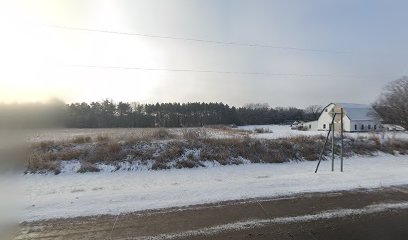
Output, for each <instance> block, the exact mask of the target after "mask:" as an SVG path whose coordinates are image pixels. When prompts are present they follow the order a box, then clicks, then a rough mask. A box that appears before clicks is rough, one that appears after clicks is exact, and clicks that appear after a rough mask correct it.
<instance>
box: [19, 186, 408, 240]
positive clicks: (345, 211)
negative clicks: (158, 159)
mask: <svg viewBox="0 0 408 240" xmlns="http://www.w3.org/2000/svg"><path fill="white" fill-rule="evenodd" d="M401 206H403V207H401ZM407 206H408V186H396V187H392V188H382V189H370V190H367V189H359V190H355V191H347V192H346V191H345V192H330V193H310V194H301V195H295V196H288V197H281V198H273V199H246V200H240V201H230V202H221V203H216V204H209V205H200V206H189V207H185V208H172V209H162V210H154V211H143V212H136V213H130V214H122V215H118V216H112V215H105V216H97V217H80V218H71V219H54V220H47V221H39V222H30V223H21V224H20V225H19V227H18V230H17V233H16V237H15V239H85V240H86V239H216V240H217V239H258V240H263V239H280V240H281V239H283V240H284V239H312V240H316V239H318V240H320V239H334V240H336V239H359V240H364V239H370V240H372V239H404V240H406V239H408V207H407Z"/></svg>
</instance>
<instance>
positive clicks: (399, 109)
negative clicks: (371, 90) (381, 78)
mask: <svg viewBox="0 0 408 240" xmlns="http://www.w3.org/2000/svg"><path fill="white" fill-rule="evenodd" d="M374 109H375V110H376V111H377V112H378V114H379V115H380V116H381V118H382V119H383V121H384V122H385V123H390V124H397V125H400V126H402V127H404V128H405V129H408V77H407V76H404V77H402V78H400V79H398V80H395V81H393V82H391V83H389V84H388V85H387V86H386V87H385V88H384V91H383V93H382V94H381V96H380V97H379V98H378V100H377V101H376V103H375V104H374Z"/></svg>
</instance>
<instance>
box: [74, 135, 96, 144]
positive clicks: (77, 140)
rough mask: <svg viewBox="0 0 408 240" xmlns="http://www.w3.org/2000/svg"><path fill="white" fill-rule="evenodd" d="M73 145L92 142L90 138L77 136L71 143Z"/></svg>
mask: <svg viewBox="0 0 408 240" xmlns="http://www.w3.org/2000/svg"><path fill="white" fill-rule="evenodd" d="M71 142H72V143H75V144H83V143H90V142H92V138H91V137H90V136H77V137H75V138H74V139H72V141H71Z"/></svg>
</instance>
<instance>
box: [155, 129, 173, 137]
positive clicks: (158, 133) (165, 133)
mask: <svg viewBox="0 0 408 240" xmlns="http://www.w3.org/2000/svg"><path fill="white" fill-rule="evenodd" d="M152 137H153V138H155V139H170V138H174V137H175V136H174V135H173V134H171V133H170V132H169V131H168V130H167V129H165V128H159V129H157V130H155V131H153V133H152Z"/></svg>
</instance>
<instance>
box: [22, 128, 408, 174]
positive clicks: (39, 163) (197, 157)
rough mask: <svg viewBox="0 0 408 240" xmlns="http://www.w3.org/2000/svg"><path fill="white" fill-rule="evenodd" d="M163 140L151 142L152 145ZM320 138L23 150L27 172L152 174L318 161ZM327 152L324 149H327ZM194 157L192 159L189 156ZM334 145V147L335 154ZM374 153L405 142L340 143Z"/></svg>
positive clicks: (191, 138)
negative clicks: (69, 169) (130, 169)
mask: <svg viewBox="0 0 408 240" xmlns="http://www.w3.org/2000/svg"><path fill="white" fill-rule="evenodd" d="M157 139H160V140H164V139H165V140H166V141H154V140H157ZM323 141H324V137H321V136H312V137H311V136H297V137H290V138H281V139H273V140H266V139H264V140H262V139H254V138H250V137H235V138H223V139H218V138H208V137H207V133H206V132H205V130H200V129H198V130H197V129H193V130H190V129H189V130H186V131H184V132H183V136H182V139H176V138H174V136H173V135H172V134H171V133H170V132H168V131H167V130H166V129H156V131H155V132H152V134H151V135H143V136H139V137H137V136H133V137H132V138H129V139H127V140H126V141H118V140H112V139H111V138H109V137H108V136H100V137H99V138H97V139H96V141H95V142H92V141H91V139H90V138H87V137H78V138H74V139H73V140H72V141H69V142H54V141H45V142H38V143H34V144H33V145H32V146H31V148H30V151H29V155H28V159H27V163H26V165H27V169H28V171H29V172H52V171H54V172H56V173H58V171H59V163H60V161H64V160H80V161H81V163H83V164H82V165H83V167H81V169H80V172H86V171H97V168H96V166H95V163H108V164H116V163H117V162H120V161H124V160H137V161H141V162H142V163H143V162H145V163H146V164H147V162H148V161H150V160H151V161H153V166H152V169H153V170H159V169H168V168H193V167H199V166H203V163H202V162H203V161H217V162H218V163H220V164H221V165H230V164H241V163H242V159H246V160H249V161H250V162H253V163H282V162H287V161H291V160H297V161H303V160H306V161H314V160H317V159H318V157H319V153H320V151H321V148H322V146H323ZM328 149H329V147H328V148H327V150H328ZM193 152H194V154H193ZM339 152H340V146H339V145H338V144H337V145H336V146H335V154H337V155H338V154H339ZM377 152H385V153H390V154H396V153H398V154H408V141H403V140H389V141H386V142H382V141H381V140H380V139H379V138H378V137H371V138H357V139H345V141H344V153H345V155H346V156H352V155H374V154H377Z"/></svg>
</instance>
